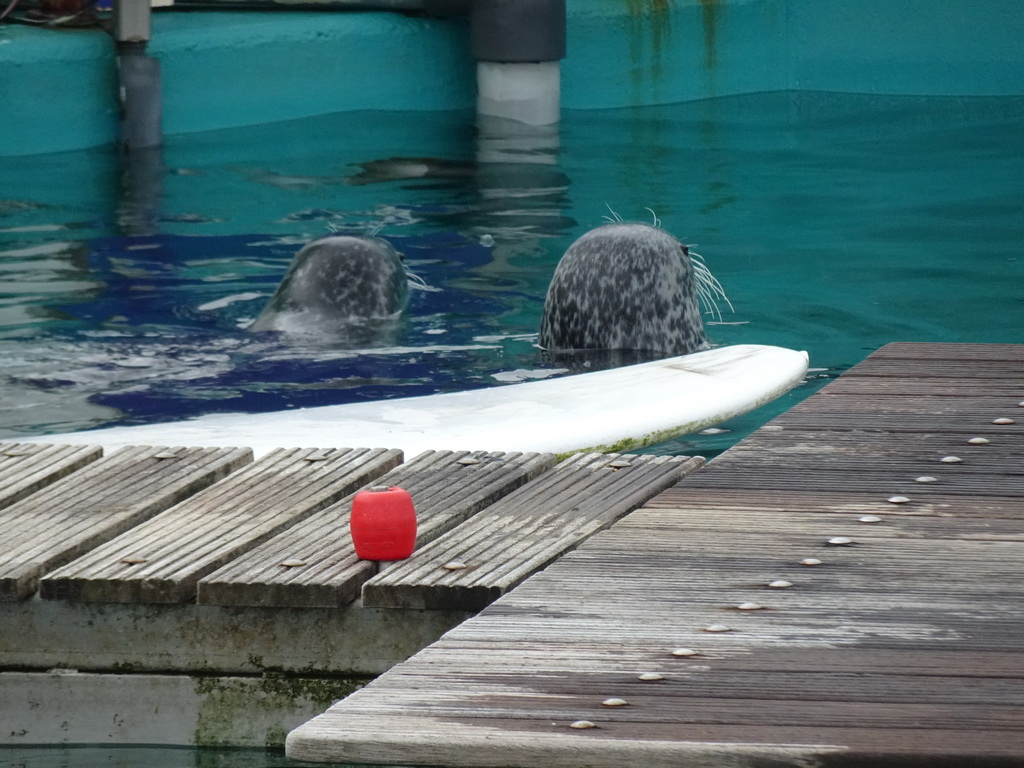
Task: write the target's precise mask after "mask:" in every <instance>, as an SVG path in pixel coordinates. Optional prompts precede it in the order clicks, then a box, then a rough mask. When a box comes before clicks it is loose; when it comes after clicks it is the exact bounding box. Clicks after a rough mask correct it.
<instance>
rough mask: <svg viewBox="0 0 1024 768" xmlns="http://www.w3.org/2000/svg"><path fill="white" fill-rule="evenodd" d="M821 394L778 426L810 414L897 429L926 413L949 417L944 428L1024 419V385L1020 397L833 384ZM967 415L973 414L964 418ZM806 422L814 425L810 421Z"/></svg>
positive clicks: (783, 417) (794, 409) (786, 415)
mask: <svg viewBox="0 0 1024 768" xmlns="http://www.w3.org/2000/svg"><path fill="white" fill-rule="evenodd" d="M840 381H842V380H841V379H840ZM954 391H955V390H954ZM819 394H820V397H819V396H815V397H809V398H808V399H806V400H804V401H803V402H800V403H797V404H796V405H794V406H793V407H792V408H790V409H789V410H788V411H786V412H785V413H784V414H782V415H781V416H779V417H778V418H777V421H776V422H775V423H785V422H787V421H789V420H791V419H792V418H794V417H806V416H807V415H808V414H815V415H817V414H829V415H833V416H840V415H849V416H851V417H862V416H873V417H888V418H889V419H890V420H891V426H892V427H893V428H897V429H898V428H901V427H903V419H902V416H903V415H904V414H926V415H930V416H934V417H936V418H937V419H940V420H941V419H942V418H944V417H946V418H947V421H941V423H942V424H943V425H946V424H955V423H957V421H963V420H966V419H968V418H969V419H970V425H971V426H984V425H986V423H987V420H986V418H985V417H986V416H987V417H988V418H989V419H994V418H996V417H998V416H1007V417H1009V418H1015V417H1016V418H1019V419H1020V420H1024V410H1021V409H1020V407H1019V406H1018V405H1017V402H1018V401H1019V400H1020V399H1021V398H1024V386H1022V387H1021V389H1020V392H1019V394H1018V396H1017V397H1014V396H1013V394H1010V395H995V396H992V395H988V394H973V393H964V392H962V391H961V392H957V393H956V394H955V395H953V394H952V393H951V392H950V391H949V390H944V391H943V392H942V393H938V392H932V393H920V392H918V393H899V392H894V391H892V390H879V391H871V392H860V391H856V390H854V391H845V392H844V391H840V390H838V389H833V387H832V386H831V385H830V386H829V387H828V389H826V390H823V391H822V392H821V393H819ZM965 412H970V413H971V414H972V415H971V416H970V417H967V416H964V415H963V414H964V413H965ZM947 414H949V415H954V416H956V417H957V420H954V421H950V420H948V416H946V415H947ZM780 420H781V421H780ZM802 420H803V421H805V422H808V423H811V420H810V419H807V418H804V419H802Z"/></svg>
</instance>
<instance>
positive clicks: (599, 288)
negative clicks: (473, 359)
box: [540, 221, 725, 357]
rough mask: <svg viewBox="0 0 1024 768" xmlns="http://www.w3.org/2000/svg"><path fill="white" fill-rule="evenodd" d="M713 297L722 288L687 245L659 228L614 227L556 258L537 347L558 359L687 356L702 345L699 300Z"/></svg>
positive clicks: (617, 224)
mask: <svg viewBox="0 0 1024 768" xmlns="http://www.w3.org/2000/svg"><path fill="white" fill-rule="evenodd" d="M695 255H696V254H694V256H695ZM715 297H721V298H725V296H724V293H722V292H721V286H720V285H718V282H717V280H715V279H714V278H713V277H711V275H710V273H709V272H707V268H706V267H704V264H703V262H700V261H696V260H694V259H693V258H692V257H691V254H690V252H689V249H688V248H687V246H685V245H683V244H682V243H680V242H679V241H678V240H676V238H674V237H673V236H672V235H670V234H669V233H668V232H666V231H665V230H663V229H661V228H659V227H657V226H650V225H647V224H638V223H629V222H621V221H615V222H612V223H610V224H605V225H603V226H600V227H597V228H595V229H592V230H591V231H589V232H587V233H586V234H585V235H583V236H582V237H580V238H579V239H578V240H577V241H576V242H574V243H573V244H572V245H571V246H570V247H569V250H567V251H566V252H565V255H563V256H562V258H561V260H560V261H559V263H558V266H557V267H556V269H555V274H554V276H553V277H552V279H551V284H550V285H549V287H548V292H547V297H546V299H545V301H544V313H543V316H542V318H541V327H540V346H541V347H542V348H543V349H545V350H546V351H548V352H549V353H554V354H556V355H557V354H558V353H571V352H573V351H576V350H633V351H644V352H648V353H655V355H654V356H660V357H671V356H675V355H685V354H689V353H690V352H695V351H697V350H700V349H704V348H706V347H707V346H708V341H707V337H706V336H705V335H704V323H703V321H702V319H701V301H702V300H708V299H710V300H711V301H712V303H713V299H714V298H715Z"/></svg>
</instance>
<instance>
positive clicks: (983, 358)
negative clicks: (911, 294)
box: [859, 341, 1024, 369]
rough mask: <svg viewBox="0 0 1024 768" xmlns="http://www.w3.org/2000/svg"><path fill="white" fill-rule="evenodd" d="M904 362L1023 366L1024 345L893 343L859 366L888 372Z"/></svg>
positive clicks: (876, 351)
mask: <svg viewBox="0 0 1024 768" xmlns="http://www.w3.org/2000/svg"><path fill="white" fill-rule="evenodd" d="M905 360H922V361H925V362H927V363H932V362H934V361H936V360H939V361H942V360H949V361H967V362H970V363H980V362H985V363H986V367H987V364H989V363H1003V362H1016V363H1024V345H1021V344H982V343H970V342H968V343H960V344H958V343H949V342H920V341H894V342H892V343H890V344H886V345H885V346H883V347H880V348H879V349H877V350H875V351H874V352H872V353H871V355H869V356H868V358H867V359H866V360H865V361H864V362H862V363H860V364H859V365H863V366H865V367H867V366H873V367H878V368H882V369H888V368H889V366H891V365H893V364H898V363H900V362H902V361H905Z"/></svg>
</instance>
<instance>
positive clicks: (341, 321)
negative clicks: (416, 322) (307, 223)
mask: <svg viewBox="0 0 1024 768" xmlns="http://www.w3.org/2000/svg"><path fill="white" fill-rule="evenodd" d="M408 303H409V281H408V279H407V276H406V272H405V269H404V267H403V265H402V259H401V256H399V255H398V252H397V251H395V249H394V248H392V247H391V244H390V243H388V242H387V241H386V240H381V239H379V238H370V237H351V236H348V235H331V236H329V237H324V238H321V239H320V240H314V241H313V242H311V243H309V244H308V245H306V246H305V247H304V248H302V250H300V251H299V252H298V253H297V254H295V258H294V259H292V263H291V266H290V267H289V268H288V272H287V274H285V276H284V279H283V280H282V281H281V284H280V285H279V286H278V288H277V291H276V292H275V293H274V295H273V297H271V299H270V301H269V302H268V303H267V306H266V307H264V309H263V311H262V312H261V313H260V315H259V317H257V318H256V320H255V321H254V322H253V323H252V325H250V326H249V330H250V331H281V332H284V333H291V334H301V335H315V336H321V337H323V336H330V337H335V338H337V337H339V336H341V337H345V338H347V339H350V340H352V341H353V342H354V343H366V342H370V341H373V340H375V339H378V340H379V339H381V338H382V337H385V336H387V335H388V334H389V333H390V332H392V331H393V330H394V328H395V326H396V325H397V323H398V321H399V319H400V318H401V316H402V313H403V312H404V310H405V308H406V307H407V306H408Z"/></svg>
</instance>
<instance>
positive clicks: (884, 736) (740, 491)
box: [288, 344, 1024, 768]
mask: <svg viewBox="0 0 1024 768" xmlns="http://www.w3.org/2000/svg"><path fill="white" fill-rule="evenodd" d="M1021 406H1024V346H1017V345H946V344H943V345H938V344H893V345H889V346H887V347H885V348H883V349H881V350H879V351H878V352H876V353H875V354H873V355H871V356H870V357H869V358H868V359H867V360H866V361H865V362H864V363H862V364H860V365H858V366H856V367H854V368H853V369H851V370H850V371H849V372H848V373H847V374H845V375H844V376H842V377H841V378H840V379H838V380H837V381H835V382H833V383H832V384H830V385H829V386H827V387H826V388H825V389H823V390H822V391H821V392H819V393H818V394H816V395H814V396H813V397H811V398H810V399H808V400H807V401H805V402H804V403H802V404H801V405H799V406H797V407H795V408H794V409H792V410H791V411H790V412H788V413H786V414H784V415H783V416H781V417H779V418H778V419H776V420H774V421H773V422H772V423H770V424H769V425H767V426H765V427H763V428H762V429H761V430H759V431H758V432H756V433H754V434H753V435H751V436H750V437H749V438H747V439H746V440H744V441H742V442H740V443H739V444H738V445H737V446H736V447H734V448H733V449H731V450H730V451H728V452H726V453H725V454H723V455H722V456H721V457H719V458H718V459H716V460H715V461H714V462H712V463H711V464H709V465H708V466H707V467H705V468H704V469H702V470H701V471H700V472H698V473H696V474H694V475H692V476H690V477H688V478H686V479H685V480H684V481H682V482H681V483H679V484H678V485H677V486H675V487H673V488H671V489H668V490H666V491H665V492H664V493H662V494H661V495H659V496H657V497H656V498H655V499H653V500H652V501H650V502H648V503H647V504H646V505H645V507H644V508H642V509H640V510H638V511H636V512H633V513H632V514H630V515H629V516H628V517H626V518H625V519H623V520H621V521H620V522H619V523H617V524H616V525H614V526H613V527H611V528H610V529H608V530H607V531H605V532H603V533H600V534H598V535H596V536H594V537H592V538H591V539H589V540H588V541H587V542H586V543H585V544H584V545H583V546H581V547H580V548H579V549H577V550H575V551H574V552H571V553H569V554H568V555H566V556H565V557H563V558H562V559H561V560H559V561H558V562H556V563H554V564H553V565H552V566H551V567H549V568H548V569H547V570H545V571H543V572H541V573H538V574H536V575H535V576H533V577H532V578H530V579H529V580H527V581H526V582H525V583H523V584H522V585H520V586H519V587H517V588H516V589H515V590H513V591H512V592H510V593H509V594H507V595H505V596H504V597H502V598H501V599H500V600H498V601H497V602H495V603H494V604H492V605H491V606H490V607H488V608H487V609H486V610H484V611H483V612H481V613H480V614H479V615H477V616H476V617H474V618H471V619H470V620H468V621H467V622H465V623H464V624H462V625H461V626H459V627H457V628H456V629H454V630H452V631H450V632H449V633H447V634H446V635H445V636H444V637H443V638H442V639H441V640H440V641H438V642H437V643H435V644H433V645H431V646H430V647H428V648H427V649H425V650H424V651H422V652H420V653H419V654H417V655H415V656H414V657H413V658H411V659H410V660H408V661H407V662H405V663H403V664H401V665H399V666H397V667H395V668H394V669H393V670H391V671H390V672H388V673H386V674H385V675H383V676H381V677H380V678H378V679H377V680H376V681H374V682H373V683H371V684H370V685H368V686H367V687H365V688H363V689H362V690H360V691H357V692H356V693H354V694H352V695H351V696H349V697H348V698H347V699H345V700H343V701H341V702H339V703H338V704H336V705H335V706H334V707H332V708H331V709H330V710H328V711H327V712H326V713H325V714H323V715H321V716H320V717H318V718H315V719H314V720H312V721H310V722H309V723H307V724H306V725H304V726H302V727H301V728H299V729H297V730H295V731H293V732H292V734H291V735H290V736H289V740H288V753H289V755H290V756H291V757H294V758H298V759H303V760H320V761H339V762H369V763H388V764H395V763H409V764H418V765H444V766H476V767H477V768H483V767H484V766H524V767H525V766H530V767H531V768H532V767H533V766H544V768H560V767H562V766H565V767H573V768H576V767H581V766H588V767H594V768H601V767H602V766H609V767H611V766H614V768H621V766H623V765H643V766H645V768H657V767H659V766H665V767H666V768H667V767H668V766H672V767H673V768H675V767H677V766H707V767H708V768H712V767H718V768H720V767H722V766H782V765H787V766H788V765H791V766H862V765H864V766H866V765H878V766H887V767H888V766H911V765H914V766H917V765H922V766H924V765H928V766H936V765H941V766H951V767H952V766H957V767H959V766H986V767H988V766H1021V765H1024V408H1022V407H1021Z"/></svg>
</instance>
